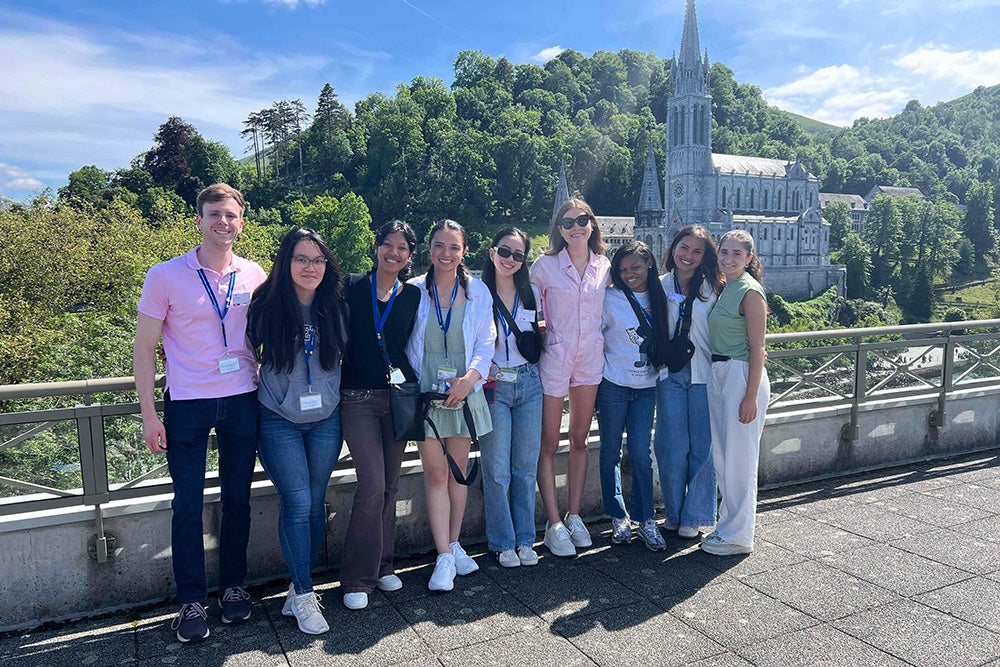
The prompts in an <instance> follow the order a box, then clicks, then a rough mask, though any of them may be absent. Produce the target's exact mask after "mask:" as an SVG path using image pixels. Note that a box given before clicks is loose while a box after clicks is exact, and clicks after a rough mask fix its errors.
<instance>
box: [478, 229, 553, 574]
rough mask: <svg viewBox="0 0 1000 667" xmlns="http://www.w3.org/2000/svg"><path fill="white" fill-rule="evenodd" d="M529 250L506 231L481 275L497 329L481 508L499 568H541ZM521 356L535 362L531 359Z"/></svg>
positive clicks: (538, 394)
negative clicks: (537, 547) (537, 530)
mask: <svg viewBox="0 0 1000 667" xmlns="http://www.w3.org/2000/svg"><path fill="white" fill-rule="evenodd" d="M530 250H531V240H530V239H529V238H528V235H527V234H525V233H524V232H523V231H521V230H520V229H518V228H517V227H508V228H506V229H503V230H501V231H499V232H498V233H497V234H496V236H494V237H493V245H492V247H491V248H490V262H489V263H488V264H487V265H486V268H484V269H483V282H484V283H486V286H487V287H489V288H490V292H491V293H492V295H493V311H494V312H493V319H494V321H495V322H496V323H497V327H498V333H497V345H496V348H495V350H494V352H493V364H492V365H491V366H490V378H489V379H490V380H491V381H492V382H493V383H494V384H493V401H492V402H491V403H490V416H491V418H492V421H493V430H492V431H491V432H490V433H489V434H488V435H486V436H484V437H483V441H482V453H481V458H482V464H483V504H484V505H485V507H486V537H487V539H488V541H489V548H490V550H491V551H493V552H494V553H495V554H496V555H497V561H498V562H499V563H500V565H501V567H518V566H520V565H537V564H538V554H536V553H535V551H534V549H533V548H532V547H533V546H534V543H535V473H536V471H537V468H538V452H539V448H540V445H541V437H542V383H541V380H539V378H538V366H537V364H536V363H535V362H537V360H538V359H537V357H534V354H535V353H537V351H539V350H540V349H541V341H540V340H539V338H537V337H538V335H539V334H538V324H537V321H538V304H539V303H541V297H540V295H539V293H538V289H537V288H536V287H534V286H533V285H532V284H531V279H530V278H529V276H528V267H527V266H526V264H525V262H526V261H527V258H528V253H529V252H530ZM500 332H502V333H503V335H502V336H501V335H500ZM531 336H534V337H535V339H534V340H535V343H534V345H535V347H534V348H533V349H530V347H529V346H528V344H526V343H525V342H524V341H523V339H524V337H531ZM519 338H521V339H522V342H521V343H519V342H518V340H519ZM522 347H524V348H525V350H522V349H521V348H522ZM524 352H527V353H528V354H529V356H532V357H533V358H532V359H528V358H526V357H525V356H524Z"/></svg>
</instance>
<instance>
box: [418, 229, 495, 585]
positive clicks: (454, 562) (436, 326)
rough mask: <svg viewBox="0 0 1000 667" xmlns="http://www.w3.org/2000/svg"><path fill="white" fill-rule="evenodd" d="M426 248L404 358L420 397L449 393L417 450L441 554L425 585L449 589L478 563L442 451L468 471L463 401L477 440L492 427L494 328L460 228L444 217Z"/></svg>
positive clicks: (461, 496) (461, 489)
mask: <svg viewBox="0 0 1000 667" xmlns="http://www.w3.org/2000/svg"><path fill="white" fill-rule="evenodd" d="M427 243H428V245H430V256H431V265H430V267H429V268H428V269H427V273H426V274H425V275H422V276H417V277H416V278H412V279H410V281H409V283H410V284H411V285H416V286H417V288H418V289H419V290H420V306H419V307H418V308H417V321H416V324H415V325H414V327H413V335H412V336H410V340H409V342H408V343H407V345H406V356H407V357H408V358H409V360H410V365H411V366H413V368H414V370H416V371H417V376H418V379H419V381H420V390H421V391H422V392H437V393H441V394H447V399H445V400H444V402H443V403H442V404H441V405H440V406H434V407H431V408H430V410H429V411H428V417H430V419H431V420H432V421H433V422H434V424H435V426H436V427H437V432H436V433H434V432H433V431H430V430H429V428H430V427H429V426H426V427H425V439H424V440H423V441H422V442H420V443H419V444H418V445H417V448H418V450H419V451H420V462H421V463H422V464H423V468H424V493H425V494H426V497H427V515H428V520H429V523H430V526H431V535H432V536H433V537H434V546H435V547H437V552H438V556H437V562H436V563H435V566H434V572H433V573H432V574H431V578H430V581H429V582H428V583H427V587H428V588H429V589H430V590H432V591H450V590H451V589H452V588H454V585H455V584H454V582H455V575H456V574H458V575H466V574H471V573H473V572H475V571H476V570H478V569H479V565H478V564H477V563H476V561H474V560H473V559H472V558H471V557H469V555H468V554H467V553H465V550H464V549H463V548H462V545H461V544H459V542H458V537H459V534H460V533H461V531H462V519H463V518H464V517H465V503H466V498H467V494H468V487H466V486H464V485H462V484H459V483H458V481H457V480H456V479H455V478H454V476H453V475H452V473H451V471H450V469H449V466H448V459H447V458H446V456H445V454H444V452H443V451H442V448H447V451H448V453H449V454H450V455H451V457H452V459H454V461H455V463H456V465H457V466H458V467H459V468H460V469H461V470H465V469H466V464H467V462H468V459H469V449H470V446H471V444H472V441H471V435H472V433H471V431H470V430H469V427H468V425H467V424H466V422H465V419H464V410H463V409H461V408H462V406H463V403H464V402H466V401H467V402H468V408H469V410H470V412H471V415H472V421H473V426H474V427H475V429H476V433H477V435H480V436H482V435H485V434H486V433H488V432H489V431H490V430H491V429H492V422H491V420H490V409H489V406H488V405H487V403H486V396H485V395H484V394H483V383H484V381H485V380H486V378H487V376H488V375H489V374H490V361H491V360H492V358H493V348H494V345H495V343H496V336H497V330H496V327H495V326H494V325H493V297H492V296H491V295H490V291H489V290H488V289H487V288H486V286H485V285H483V283H482V282H481V281H479V280H476V279H475V278H473V277H472V276H471V275H469V271H468V269H466V267H465V264H463V263H462V259H463V258H464V257H465V253H466V252H467V251H468V249H469V245H468V242H467V240H466V236H465V229H464V228H463V227H462V225H460V224H458V223H457V222H455V221H454V220H441V221H440V222H438V223H436V224H435V225H434V226H433V227H431V229H430V232H428V235H427ZM439 438H440V439H439Z"/></svg>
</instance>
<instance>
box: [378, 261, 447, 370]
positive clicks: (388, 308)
mask: <svg viewBox="0 0 1000 667" xmlns="http://www.w3.org/2000/svg"><path fill="white" fill-rule="evenodd" d="M371 281H372V320H373V321H374V323H375V339H376V340H377V341H378V348H379V349H380V350H381V351H382V356H383V357H385V364H386V366H389V367H390V368H391V367H392V364H390V363H389V355H388V353H386V351H385V341H383V340H382V330H383V329H384V328H385V323H386V321H387V320H388V319H389V311H391V310H392V304H393V303H395V301H396V290H398V289H399V281H398V280H397V281H396V282H395V283H394V284H393V286H392V295H391V296H390V297H389V303H387V304H385V312H383V313H382V317H379V315H378V295H377V294H376V293H375V289H376V288H375V282H376V279H375V274H374V273H373V274H372V277H371ZM456 284H457V283H456ZM452 298H454V297H452ZM448 316H449V317H451V312H449V313H448Z"/></svg>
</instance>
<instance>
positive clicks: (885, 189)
mask: <svg viewBox="0 0 1000 667" xmlns="http://www.w3.org/2000/svg"><path fill="white" fill-rule="evenodd" d="M879 195H888V196H890V197H908V196H910V195H914V196H917V197H920V198H921V199H928V197H927V195H925V194H924V193H923V192H921V191H920V188H897V187H894V186H891V185H876V186H874V187H873V188H872V189H871V190H870V191H869V192H868V195H867V196H866V197H865V199H866V200H867V201H871V200H872V199H875V197H877V196H879Z"/></svg>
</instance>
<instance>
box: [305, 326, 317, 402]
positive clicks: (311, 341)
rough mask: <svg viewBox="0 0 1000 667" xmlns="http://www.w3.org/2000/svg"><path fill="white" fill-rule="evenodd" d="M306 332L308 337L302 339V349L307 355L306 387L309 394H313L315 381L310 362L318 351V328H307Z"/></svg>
mask: <svg viewBox="0 0 1000 667" xmlns="http://www.w3.org/2000/svg"><path fill="white" fill-rule="evenodd" d="M306 332H307V333H306V336H305V337H304V338H303V339H302V348H303V351H304V352H305V355H306V386H307V387H308V388H309V393H310V394H311V393H312V390H313V389H312V387H313V379H312V369H311V368H310V367H309V360H310V359H311V358H312V355H313V352H315V351H316V337H317V336H316V327H314V326H310V327H306Z"/></svg>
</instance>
